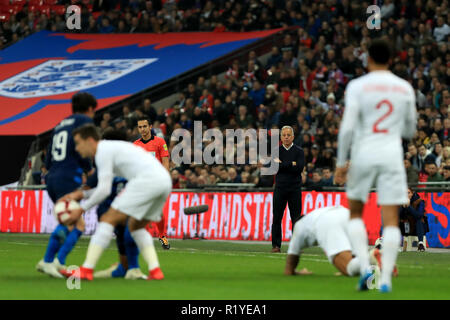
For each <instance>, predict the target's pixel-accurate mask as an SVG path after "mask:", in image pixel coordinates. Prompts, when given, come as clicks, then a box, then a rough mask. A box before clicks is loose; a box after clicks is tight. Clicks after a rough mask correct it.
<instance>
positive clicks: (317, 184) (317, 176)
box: [305, 169, 323, 190]
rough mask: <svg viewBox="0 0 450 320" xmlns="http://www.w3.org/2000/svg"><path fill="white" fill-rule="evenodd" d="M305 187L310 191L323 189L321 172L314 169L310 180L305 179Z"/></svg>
mask: <svg viewBox="0 0 450 320" xmlns="http://www.w3.org/2000/svg"><path fill="white" fill-rule="evenodd" d="M305 186H306V187H307V188H309V189H312V190H321V189H322V187H323V180H322V172H321V171H320V170H319V169H315V170H314V171H313V173H312V177H311V179H309V178H307V180H306V184H305Z"/></svg>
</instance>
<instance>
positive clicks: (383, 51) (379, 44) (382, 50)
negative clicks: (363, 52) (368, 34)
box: [369, 39, 392, 64]
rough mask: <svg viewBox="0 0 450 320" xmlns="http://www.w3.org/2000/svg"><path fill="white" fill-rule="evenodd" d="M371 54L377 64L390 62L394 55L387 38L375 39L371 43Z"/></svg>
mask: <svg viewBox="0 0 450 320" xmlns="http://www.w3.org/2000/svg"><path fill="white" fill-rule="evenodd" d="M369 56H370V57H371V58H372V59H373V61H374V62H375V63H377V64H388V63H389V59H391V56H392V47H391V45H390V44H389V43H388V42H387V41H385V40H382V39H375V40H373V41H372V43H371V44H370V45H369Z"/></svg>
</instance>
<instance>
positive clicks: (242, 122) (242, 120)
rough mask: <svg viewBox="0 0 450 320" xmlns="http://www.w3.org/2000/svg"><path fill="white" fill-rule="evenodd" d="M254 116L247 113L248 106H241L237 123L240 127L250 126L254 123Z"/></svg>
mask: <svg viewBox="0 0 450 320" xmlns="http://www.w3.org/2000/svg"><path fill="white" fill-rule="evenodd" d="M253 122H254V121H253V117H252V116H251V115H250V114H247V107H246V106H245V105H241V106H239V113H238V115H237V117H236V124H237V125H238V126H239V128H243V129H245V128H248V127H251V126H252V125H253Z"/></svg>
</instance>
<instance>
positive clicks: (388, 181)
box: [346, 161, 408, 205]
mask: <svg viewBox="0 0 450 320" xmlns="http://www.w3.org/2000/svg"><path fill="white" fill-rule="evenodd" d="M372 187H376V190H377V195H378V204H379V205H402V204H406V203H408V194H407V193H408V185H407V180H406V173H405V168H404V167H403V166H396V165H390V166H389V165H370V164H368V163H367V162H362V161H358V162H352V163H351V164H350V169H349V172H348V177H347V185H346V192H347V197H348V198H349V199H351V200H359V201H362V202H363V203H366V202H367V195H368V194H369V192H370V189H371V188H372Z"/></svg>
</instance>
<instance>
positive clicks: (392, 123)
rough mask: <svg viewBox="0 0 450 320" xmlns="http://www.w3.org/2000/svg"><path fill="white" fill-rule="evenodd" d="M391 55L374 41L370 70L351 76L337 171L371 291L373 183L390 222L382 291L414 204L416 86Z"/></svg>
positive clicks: (387, 283)
mask: <svg viewBox="0 0 450 320" xmlns="http://www.w3.org/2000/svg"><path fill="white" fill-rule="evenodd" d="M390 57H391V53H390V48H389V45H388V43H387V42H386V41H384V40H374V41H372V44H371V46H370V47H369V65H368V69H369V71H370V72H369V73H368V74H367V75H364V76H362V77H359V78H357V79H355V80H352V81H350V83H349V84H348V86H347V88H346V93H345V111H344V116H343V119H342V123H341V127H340V129H339V136H338V156H337V161H336V174H335V179H336V182H337V183H338V184H341V183H343V182H345V181H346V180H347V185H346V192H347V198H348V199H349V207H350V221H349V223H348V232H349V236H350V240H351V244H352V248H353V249H354V252H355V254H356V256H357V257H359V258H360V264H361V278H360V282H359V290H367V286H366V281H365V279H367V278H368V277H370V274H369V273H368V271H367V270H368V268H369V257H368V253H367V248H368V244H367V242H368V241H367V232H366V229H365V226H364V223H363V221H362V212H363V207H364V204H365V203H366V201H367V195H368V193H369V192H370V188H371V187H372V186H376V188H377V194H378V203H379V205H381V212H382V218H383V224H384V228H383V239H384V246H383V255H382V265H383V268H382V270H381V287H380V291H381V292H389V291H391V288H392V284H391V277H392V270H393V268H394V265H395V261H396V259H397V252H398V245H399V243H400V239H401V234H400V230H399V228H398V208H399V206H400V205H402V204H406V203H408V198H407V181H406V174H405V168H404V165H403V148H402V140H401V139H402V137H403V138H405V139H411V138H412V137H413V135H414V133H415V131H416V103H415V95H414V89H413V88H412V87H411V85H410V84H409V83H408V82H407V81H405V80H403V79H401V78H399V77H397V76H395V75H394V74H392V73H391V72H390V71H389V69H388V67H389V61H390ZM350 146H351V156H350V165H349V166H348V163H347V160H348V156H349V151H350ZM347 170H348V178H347V176H346V175H347Z"/></svg>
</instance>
